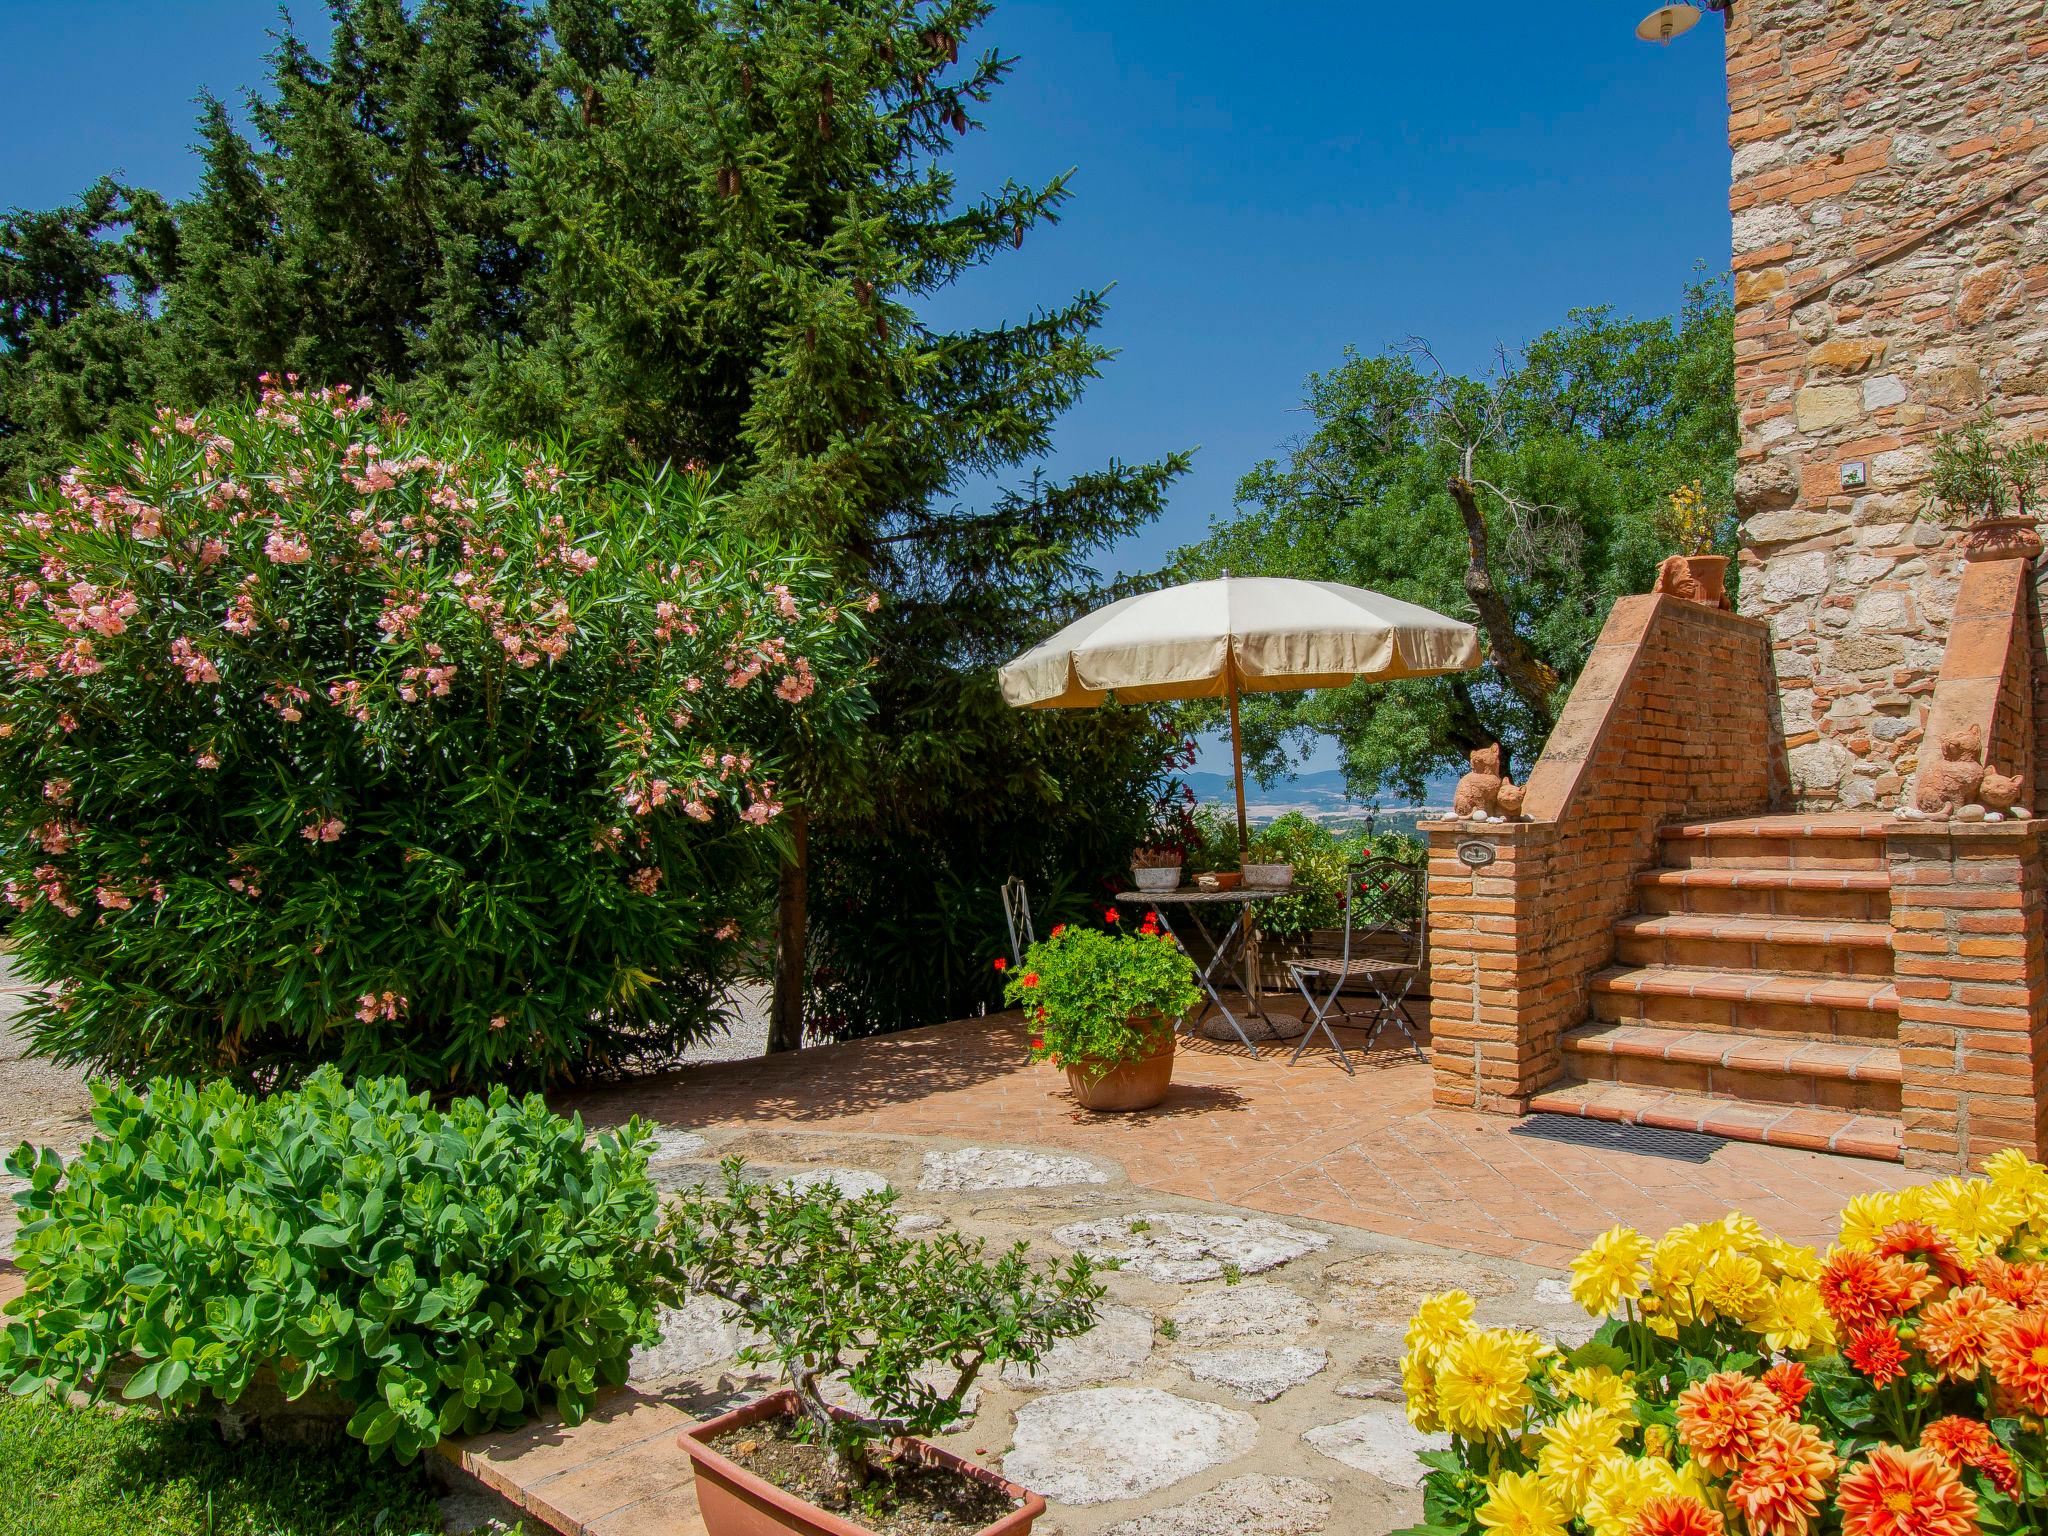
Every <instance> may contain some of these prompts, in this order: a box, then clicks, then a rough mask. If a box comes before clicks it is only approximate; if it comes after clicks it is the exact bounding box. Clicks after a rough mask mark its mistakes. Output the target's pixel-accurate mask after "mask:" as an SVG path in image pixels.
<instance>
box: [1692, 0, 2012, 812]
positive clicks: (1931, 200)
mask: <svg viewBox="0 0 2048 1536" xmlns="http://www.w3.org/2000/svg"><path fill="white" fill-rule="evenodd" d="M1727 46H1728V89H1729V111H1730V116H1729V140H1730V146H1731V149H1732V152H1733V165H1732V187H1731V193H1730V207H1731V210H1732V212H1733V216H1734V271H1735V301H1736V333H1735V334H1736V395H1737V403H1738V405H1739V407H1740V410H1741V415H1742V447H1741V457H1740V462H1739V465H1738V469H1737V477H1736V496H1737V508H1738V511H1739V512H1740V513H1741V515H1742V517H1743V519H1744V523H1743V530H1744V542H1745V545H1746V548H1745V550H1744V554H1743V562H1744V570H1743V580H1742V610H1743V612H1745V613H1748V614H1752V615H1754V616H1756V617H1758V618H1761V619H1764V620H1766V621H1767V622H1768V623H1769V624H1770V626H1771V634H1772V641H1773V646H1774V649H1775V652H1776V663H1777V671H1778V677H1779V684H1780V688H1781V690H1782V697H1783V720H1784V728H1785V733H1786V743H1787V747H1788V749H1789V760H1790V765H1791V773H1792V777H1793V784H1794V789H1795V793H1796V798H1797V801H1798V803H1799V804H1800V805H1801V806H1802V807H1806V808H1816V809H1818V808H1825V807H1829V806H1842V807H1856V806H1866V805H1873V806H1874V805H1883V806H1886V807H1890V806H1895V805H1897V804H1898V803H1899V802H1900V799H1901V794H1902V791H1904V790H1905V789H1906V788H1907V786H1908V785H1909V783H1910V781H1911V777H1912V770H1913V768H1914V766H1915V764H1916V760H1917V754H1918V750H1919V745H1920V742H1921V740H1922V737H1923V733H1924V729H1925V726H1926V711H1927V707H1928V702H1929V698H1930V695H1931V692H1932V689H1933V686H1934V680H1935V675H1936V672H1937V669H1938V668H1939V666H1940V663H1941V657H1942V650H1943V642H1944V640H1945V638H1946V634H1947V628H1948V623H1949V617H1950V614H1951V612H1952V609H1953V605H1954V602H1955V595H1956V587H1957V582H1958V578H1959V571H1960V556H1959V554H1958V553H1957V551H1956V549H1955V541H1954V537H1953V535H1951V534H1950V533H1949V532H1948V531H1947V530H1945V529H1944V528H1942V527H1941V526H1940V525H1939V524H1938V523H1937V522H1935V521H1934V520H1932V518H1931V517H1930V516H1929V515H1928V513H1927V509H1926V506H1925V495H1924V490H1923V487H1922V484H1921V481H1922V477H1923V475H1924V473H1925V466H1926V459H1927V450H1928V445H1929V440H1930V439H1931V437H1932V435H1933V434H1934V433H1935V432H1936V431H1938V430H1941V429H1942V428H1945V427H1948V426H1952V425H1955V424H1957V423H1958V422H1960V421H1963V420H1966V419H1968V418H1969V417H1971V416H1973V415H1974V414H1975V413H1976V412H1977V411H1978V410H1980V409H1981V408H1982V407H1983V406H1984V404H1985V403H1987V402H1988V403H1989V404H1990V405H1991V406H1992V407H1993V408H1994V409H1995V410H1996V411H1997V412H1998V413H1999V414H2000V416H2001V417H2002V418H2004V419H2005V420H2006V421H2007V422H2008V423H2009V425H2010V427H2015V428H2032V429H2035V430H2042V429H2048V217H2044V216H2048V7H2044V6H2042V5H2039V4H2034V3H1983V0H1736V4H1735V6H1734V8H1733V12H1732V19H1731V22H1730V24H1729V26H1728V28H1727ZM1980 204H1982V205H1985V206H1979V205H1980ZM1853 463H1861V464H1862V465H1863V467H1864V476H1865V479H1866V482H1867V483H1866V485H1865V486H1863V487H1862V488H1845V487H1844V484H1843V478H1844V466H1845V465H1849V464H1853Z"/></svg>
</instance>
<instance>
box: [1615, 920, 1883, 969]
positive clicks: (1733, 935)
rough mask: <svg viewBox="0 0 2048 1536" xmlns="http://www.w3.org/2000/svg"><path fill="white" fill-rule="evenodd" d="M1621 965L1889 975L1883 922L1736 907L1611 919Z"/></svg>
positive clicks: (1617, 955)
mask: <svg viewBox="0 0 2048 1536" xmlns="http://www.w3.org/2000/svg"><path fill="white" fill-rule="evenodd" d="M1614 937H1615V958H1616V959H1617V960H1620V961H1621V962H1623V963H1624V964H1627V965H1667V966H1710V967H1715V968H1719V969H1728V970H1744V969H1749V970H1764V971H1796V972H1805V973H1810V974H1816V975H1826V976H1888V975H1890V974H1891V969H1892V930H1891V925H1890V924H1889V923H1878V922H1868V921H1855V920H1851V919H1842V918H1827V917H1791V916H1778V915H1776V914H1771V913H1765V914H1747V913H1740V912H1733V913H1730V912H1646V913H1642V914H1639V915H1637V916H1634V917H1625V918H1623V919H1622V920H1621V921H1620V922H1618V923H1616V924H1615V925H1614Z"/></svg>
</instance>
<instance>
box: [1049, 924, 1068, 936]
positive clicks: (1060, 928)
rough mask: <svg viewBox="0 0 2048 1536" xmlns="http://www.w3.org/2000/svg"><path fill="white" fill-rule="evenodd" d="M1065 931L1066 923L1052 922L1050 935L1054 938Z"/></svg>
mask: <svg viewBox="0 0 2048 1536" xmlns="http://www.w3.org/2000/svg"><path fill="white" fill-rule="evenodd" d="M1066 931H1067V925H1066V924H1065V923H1054V924H1053V925H1052V936H1053V937H1054V938H1058V937H1059V936H1060V935H1061V934H1063V933H1065V932H1066Z"/></svg>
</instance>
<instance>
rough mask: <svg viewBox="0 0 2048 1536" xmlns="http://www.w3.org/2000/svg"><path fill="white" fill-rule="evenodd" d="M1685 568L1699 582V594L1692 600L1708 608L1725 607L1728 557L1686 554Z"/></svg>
mask: <svg viewBox="0 0 2048 1536" xmlns="http://www.w3.org/2000/svg"><path fill="white" fill-rule="evenodd" d="M1685 568H1686V569H1687V570H1689V571H1691V572H1692V579H1693V580H1694V581H1696V582H1698V583H1699V589H1700V595H1699V596H1698V597H1696V598H1694V599H1693V601H1694V602H1698V603H1705V604H1706V605H1707V606H1708V607H1709V608H1721V607H1725V606H1726V605H1727V602H1728V557H1727V556H1726V555H1687V556H1686V557H1685Z"/></svg>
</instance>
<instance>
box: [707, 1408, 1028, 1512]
mask: <svg viewBox="0 0 2048 1536" xmlns="http://www.w3.org/2000/svg"><path fill="white" fill-rule="evenodd" d="M796 1412H797V1396H796V1393H794V1392H793V1391H791V1390H789V1389H788V1388H787V1387H785V1388H783V1390H782V1391H780V1392H775V1393H771V1394H770V1395H769V1396H767V1397H764V1398H761V1399H760V1400H758V1401H756V1402H752V1403H748V1404H747V1405H746V1406H745V1407H744V1408H735V1409H734V1410H733V1411H732V1412H731V1413H722V1414H720V1415H719V1416H718V1417H717V1418H715V1419H708V1420H706V1421H705V1422H704V1423H702V1424H693V1425H691V1426H690V1427H689V1428H688V1429H686V1430H684V1431H683V1432H682V1434H681V1435H680V1436H678V1437H677V1441H676V1443H677V1444H678V1445H680V1446H681V1447H682V1448H683V1449H684V1450H685V1451H686V1452H688V1453H689V1457H690V1469H691V1470H692V1471H693V1472H695V1473H696V1475H697V1508H698V1510H699V1511H700V1512H701V1513H702V1515H703V1517H704V1530H705V1532H706V1536H783V1533H786V1532H796V1533H800V1536H872V1533H871V1532H870V1531H869V1530H868V1528H867V1527H866V1526H864V1525H855V1524H854V1523H853V1522H852V1521H851V1520H846V1519H842V1518H841V1517H840V1516H838V1515H835V1514H833V1513H832V1512H831V1511H830V1510H829V1509H820V1508H819V1507H818V1506H817V1505H815V1504H813V1503H811V1502H809V1501H808V1500H806V1499H802V1498H799V1497H798V1496H797V1495H795V1494H793V1493H791V1492H789V1491H788V1490H786V1489H783V1488H778V1487H776V1486H775V1485H774V1484H773V1483H771V1482H769V1481H768V1480H767V1479H766V1478H761V1477H756V1476H755V1475H754V1474H753V1473H751V1472H749V1471H748V1470H747V1469H746V1468H745V1467H743V1466H741V1465H740V1464H739V1463H738V1462H736V1461H733V1460H731V1459H730V1458H728V1457H725V1456H721V1455H720V1454H719V1453H718V1452H717V1451H716V1450H714V1449H713V1448H712V1446H711V1445H710V1443H709V1442H710V1441H712V1440H714V1439H716V1438H717V1437H718V1436H720V1435H722V1434H724V1433H725V1432H726V1431H727V1430H731V1429H744V1428H745V1427H746V1426H747V1425H749V1424H758V1423H760V1422H761V1421H763V1420H764V1419H781V1418H788V1417H790V1416H791V1415H793V1414H795V1413H796ZM896 1449H897V1452H898V1453H899V1454H901V1455H906V1456H914V1457H916V1458H918V1459H919V1460H921V1461H923V1462H924V1463H925V1464H926V1465H928V1466H937V1467H945V1468H947V1469H948V1470H950V1471H954V1472H957V1473H959V1474H960V1475H961V1476H962V1477H970V1478H972V1479H974V1481H976V1482H977V1483H987V1484H988V1485H989V1486H990V1487H992V1488H1000V1489H1001V1490H1002V1491H1003V1492H1004V1493H1006V1494H1008V1495H1009V1496H1010V1497H1011V1498H1013V1499H1017V1500H1020V1501H1021V1502H1020V1503H1019V1504H1018V1506H1017V1507H1016V1508H1015V1509H1013V1510H1011V1511H1010V1512H1009V1513H1008V1514H1007V1515H1004V1516H1003V1517H1002V1518H1001V1519H1000V1520H998V1521H996V1522H995V1523H994V1524H993V1525H985V1526H983V1527H982V1528H981V1529H980V1530H979V1531H978V1532H976V1533H974V1536H1026V1533H1027V1532H1028V1531H1030V1529H1031V1522H1032V1521H1034V1520H1036V1519H1037V1518H1038V1517H1039V1516H1040V1515H1042V1514H1044V1513H1045V1500H1044V1498H1043V1497H1041V1496H1040V1495H1038V1494H1035V1493H1033V1492H1031V1491H1030V1490H1029V1489H1027V1488H1021V1487H1019V1486H1018V1485H1017V1484H1015V1483H1013V1482H1011V1481H1010V1480H1009V1479H1008V1478H1005V1477H1001V1476H999V1475H998V1474H996V1473H994V1472H991V1471H989V1469H988V1468H986V1467H977V1466H976V1465H975V1464H974V1463H973V1462H971V1461H965V1460H962V1459H961V1458H960V1457H958V1456H955V1455H954V1454H953V1453H952V1452H951V1451H942V1450H940V1449H939V1448H938V1447H937V1446H935V1445H926V1444H925V1443H924V1441H922V1440H904V1441H899V1442H898V1443H897V1446H896Z"/></svg>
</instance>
